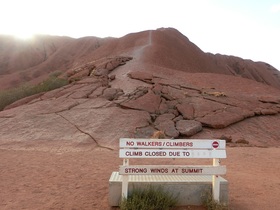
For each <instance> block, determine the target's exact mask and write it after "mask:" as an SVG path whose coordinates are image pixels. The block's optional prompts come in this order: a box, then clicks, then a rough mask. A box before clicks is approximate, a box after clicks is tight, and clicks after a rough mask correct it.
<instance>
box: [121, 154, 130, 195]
mask: <svg viewBox="0 0 280 210" xmlns="http://www.w3.org/2000/svg"><path fill="white" fill-rule="evenodd" d="M123 165H124V166H128V165H129V160H128V159H123ZM128 179H129V175H122V198H127V193H128Z"/></svg>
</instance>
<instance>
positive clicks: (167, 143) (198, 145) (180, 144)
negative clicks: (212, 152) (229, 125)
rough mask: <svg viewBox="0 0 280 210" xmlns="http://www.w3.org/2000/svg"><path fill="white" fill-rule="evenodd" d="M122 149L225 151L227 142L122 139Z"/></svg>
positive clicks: (216, 140) (218, 140) (214, 140)
mask: <svg viewBox="0 0 280 210" xmlns="http://www.w3.org/2000/svg"><path fill="white" fill-rule="evenodd" d="M120 147H121V148H149V149H152V148H169V149H175V148H177V149H225V148H226V141H225V140H220V139H213V140H205V139H129V138H121V139H120Z"/></svg>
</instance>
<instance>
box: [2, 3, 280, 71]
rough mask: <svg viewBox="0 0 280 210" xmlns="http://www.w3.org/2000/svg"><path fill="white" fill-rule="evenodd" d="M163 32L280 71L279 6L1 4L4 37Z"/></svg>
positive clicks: (104, 35)
mask: <svg viewBox="0 0 280 210" xmlns="http://www.w3.org/2000/svg"><path fill="white" fill-rule="evenodd" d="M160 27H173V28H176V29H178V30H179V31H180V32H181V33H183V34H184V35H185V36H187V37H188V38H189V39H190V41H192V42H193V43H194V44H196V45H197V46H198V47H199V48H200V49H202V50H203V51H204V52H211V53H220V54H226V55H235V56H238V57H242V58H244V59H252V60H254V61H265V62H267V63H269V64H271V65H273V66H274V67H276V68H277V69H278V70H280V56H279V54H280V53H279V49H280V0H172V1H171V0H138V1H136V0H0V34H13V35H16V36H18V37H20V36H21V37H27V36H30V35H32V34H34V33H35V34H38V33H39V34H51V35H65V36H70V37H75V38H78V37H83V36H97V37H108V36H111V37H121V36H124V35H126V34H128V33H132V32H138V31H143V30H150V29H157V28H160Z"/></svg>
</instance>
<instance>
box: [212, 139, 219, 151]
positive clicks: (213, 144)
mask: <svg viewBox="0 0 280 210" xmlns="http://www.w3.org/2000/svg"><path fill="white" fill-rule="evenodd" d="M212 147H213V148H215V149H216V148H218V147H219V142H217V141H213V143H212Z"/></svg>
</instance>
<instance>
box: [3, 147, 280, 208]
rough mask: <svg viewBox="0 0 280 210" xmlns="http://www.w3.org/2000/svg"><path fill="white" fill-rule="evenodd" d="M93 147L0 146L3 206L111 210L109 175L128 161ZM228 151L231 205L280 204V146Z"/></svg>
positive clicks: (227, 164) (224, 161)
mask: <svg viewBox="0 0 280 210" xmlns="http://www.w3.org/2000/svg"><path fill="white" fill-rule="evenodd" d="M90 147H91V146H88V147H87V146H84V147H83V148H79V149H72V150H68V151H62V150H59V149H58V150H55V149H53V148H55V147H52V148H49V149H48V148H47V147H44V149H42V148H43V147H42V148H41V149H40V147H36V148H32V147H25V148H23V147H21V148H20V149H19V148H17V147H13V146H10V147H9V148H7V147H5V148H3V147H1V146H0V189H1V191H0V209H1V210H8V209H9V210H10V209H17V210H18V209H30V210H31V209H36V210H39V209H73V210H74V209H97V210H99V209H111V207H110V206H109V205H108V190H109V182H108V180H109V177H110V175H111V172H112V171H117V170H118V166H119V165H120V164H121V163H122V161H121V160H120V159H119V158H118V151H117V150H116V151H109V150H104V149H98V148H90ZM227 155H228V158H227V159H226V160H223V162H222V164H223V165H226V166H227V174H226V176H225V178H226V179H228V181H229V190H230V192H229V193H230V194H229V199H230V205H229V206H230V209H236V210H246V209H254V210H258V209H262V210H264V209H269V210H274V209H275V210H276V209H279V195H280V175H279V171H280V148H275V147H270V148H257V147H228V148H227ZM180 161H181V160H180ZM180 209H193V208H187V207H184V208H180Z"/></svg>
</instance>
